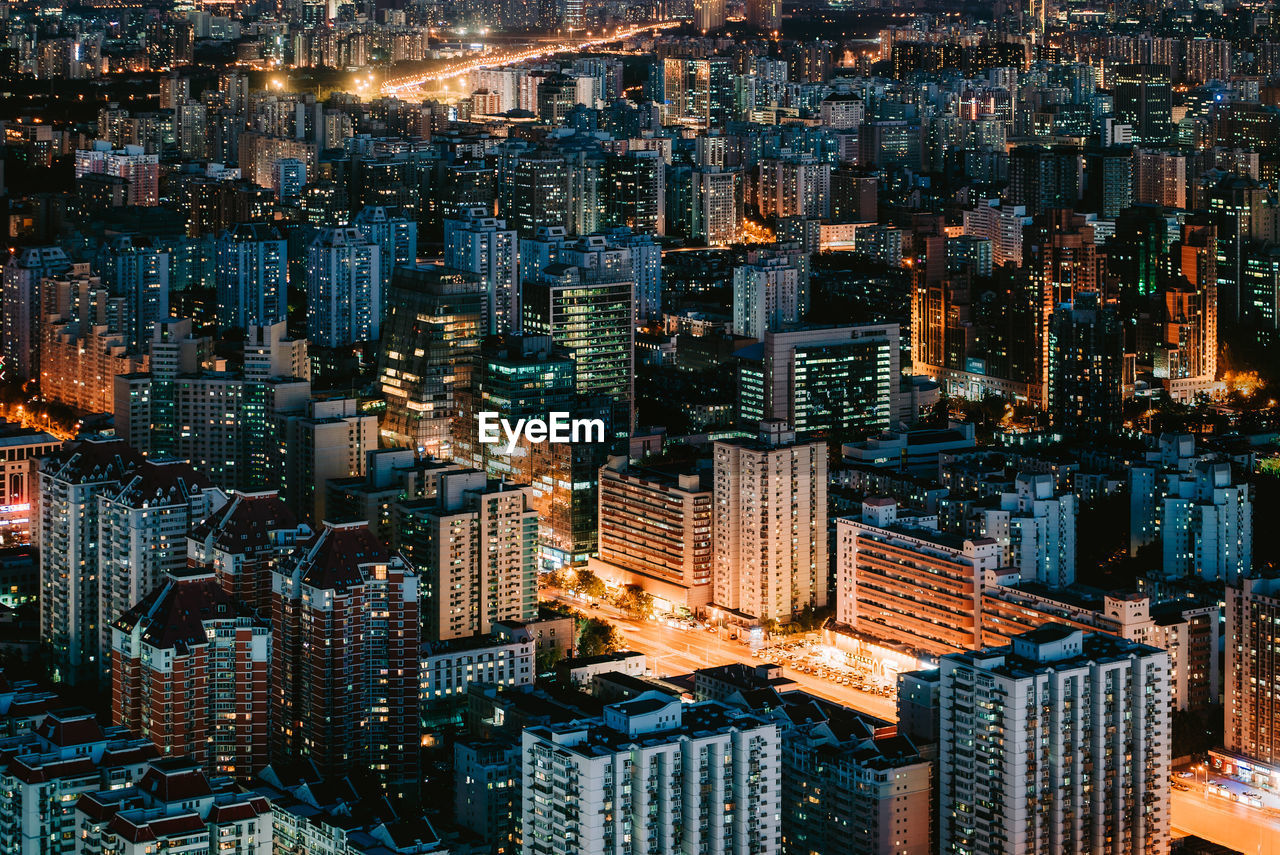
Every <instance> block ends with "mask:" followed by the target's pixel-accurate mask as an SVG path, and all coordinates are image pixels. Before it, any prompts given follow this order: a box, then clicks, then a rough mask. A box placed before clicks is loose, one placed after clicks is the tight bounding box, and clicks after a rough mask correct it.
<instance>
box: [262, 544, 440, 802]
mask: <svg viewBox="0 0 1280 855" xmlns="http://www.w3.org/2000/svg"><path fill="white" fill-rule="evenodd" d="M271 578H272V582H271V585H272V608H271V629H272V637H271V643H272V667H271V673H272V675H273V676H272V684H271V692H272V712H271V727H272V732H273V753H272V757H273V762H275V759H277V758H278V760H279V761H280V762H289V761H290V760H298V761H302V760H310V761H311V762H313V763H314V764H315V766H316V768H317V769H318V770H319V772H320V774H322V775H324V776H325V777H326V778H335V779H336V778H341V777H342V776H343V775H346V774H349V773H353V772H355V771H357V770H359V771H369V772H372V773H373V774H374V775H375V776H377V777H378V778H379V779H380V780H381V781H382V782H383V784H384V785H385V786H386V787H388V788H389V789H390V790H391V791H392V792H400V793H403V792H407V791H411V790H412V789H413V788H414V787H416V784H417V778H418V752H419V750H420V746H419V744H418V729H419V724H418V647H419V628H418V627H419V623H418V577H417V575H416V574H415V573H414V572H413V570H412V568H410V567H409V566H408V565H407V564H406V563H405V562H404V560H403V559H401V558H400V557H399V556H392V555H388V554H387V551H386V549H385V547H383V545H382V544H381V543H379V542H378V540H377V538H375V537H374V536H373V533H372V532H371V531H370V530H369V527H368V525H367V524H365V523H346V524H332V523H326V524H325V525H324V527H323V528H322V529H321V530H320V532H319V533H318V534H317V535H316V536H315V537H314V538H313V539H312V540H311V541H310V542H308V543H306V544H304V545H301V546H299V547H298V548H297V549H296V550H295V551H294V553H293V555H291V556H290V558H289V559H288V560H287V561H285V562H283V563H282V564H281V565H280V566H278V567H277V568H276V569H275V570H273V571H272V574H271Z"/></svg>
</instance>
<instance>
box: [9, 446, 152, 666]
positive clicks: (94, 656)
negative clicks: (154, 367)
mask: <svg viewBox="0 0 1280 855" xmlns="http://www.w3.org/2000/svg"><path fill="white" fill-rule="evenodd" d="M141 462H142V458H141V456H140V455H139V454H138V452H137V451H136V450H135V449H133V448H132V447H130V446H129V445H128V444H127V443H125V442H123V441H121V440H118V439H102V438H86V439H82V440H76V441H74V442H68V443H66V444H65V445H63V446H62V448H61V449H59V450H58V452H57V453H56V454H53V455H51V456H49V457H46V458H44V459H42V460H41V461H40V462H39V464H38V467H39V468H38V469H37V472H36V483H37V485H38V486H37V497H38V499H37V502H38V507H37V509H36V513H35V515H34V516H35V520H36V528H35V532H34V538H35V540H36V542H37V543H39V544H40V546H41V548H40V642H41V644H42V645H43V646H44V648H45V650H46V651H47V655H48V657H49V661H50V664H51V665H52V667H53V673H54V677H55V678H56V679H59V680H63V681H66V682H69V683H77V682H81V681H84V680H89V681H92V680H94V679H96V678H97V677H98V674H99V670H100V668H101V661H102V657H101V648H100V630H99V624H98V617H99V610H98V554H99V544H100V535H99V519H100V515H99V505H100V502H99V499H100V497H102V496H103V495H106V494H109V493H112V492H118V491H119V490H120V488H121V486H122V484H123V483H124V481H125V479H126V478H127V477H128V476H129V473H131V472H133V471H134V470H135V469H136V468H137V466H138V465H139V464H140V463H141Z"/></svg>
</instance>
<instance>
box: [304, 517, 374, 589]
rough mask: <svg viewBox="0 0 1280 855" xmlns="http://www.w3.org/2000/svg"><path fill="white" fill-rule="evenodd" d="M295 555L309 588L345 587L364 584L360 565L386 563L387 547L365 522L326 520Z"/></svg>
mask: <svg viewBox="0 0 1280 855" xmlns="http://www.w3.org/2000/svg"><path fill="white" fill-rule="evenodd" d="M295 558H296V559H298V560H300V561H301V563H302V570H303V575H302V580H303V581H304V582H305V583H306V584H308V585H311V586H312V587H315V588H321V589H333V590H346V589H348V588H353V587H356V586H357V585H362V584H364V575H363V574H362V573H361V572H360V568H361V567H364V566H368V565H370V564H385V563H386V562H387V561H388V560H389V556H388V554H387V550H386V548H385V547H383V545H382V542H381V541H379V540H378V537H377V535H375V534H374V533H373V532H372V531H371V530H370V529H369V525H368V523H363V522H359V523H341V524H335V523H325V524H324V529H323V530H322V531H321V532H320V534H319V535H318V536H316V537H315V538H313V539H312V541H311V542H310V543H308V544H307V545H306V546H303V547H301V548H300V549H299V550H298V552H297V553H295Z"/></svg>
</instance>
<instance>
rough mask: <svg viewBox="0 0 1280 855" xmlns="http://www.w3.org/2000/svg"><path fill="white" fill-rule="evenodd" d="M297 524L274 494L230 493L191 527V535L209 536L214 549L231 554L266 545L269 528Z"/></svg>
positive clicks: (273, 528)
mask: <svg viewBox="0 0 1280 855" xmlns="http://www.w3.org/2000/svg"><path fill="white" fill-rule="evenodd" d="M297 527H298V518H297V517H296V516H294V513H293V511H291V510H290V509H289V506H288V505H286V504H285V503H284V502H283V501H281V500H280V495H279V494H278V493H276V492H274V491H272V492H263V493H248V494H245V493H234V494H232V498H231V501H230V502H228V503H227V504H225V505H223V506H222V508H220V509H219V510H218V511H217V512H216V513H215V514H213V515H212V516H210V517H209V518H208V519H206V520H204V521H203V522H201V523H199V524H197V525H196V526H195V527H194V528H193V529H192V531H191V537H192V538H194V539H196V540H199V541H207V540H208V539H209V538H210V537H212V538H213V546H214V547H215V548H217V549H219V550H220V551H222V552H226V553H229V554H232V555H235V554H239V553H243V552H249V551H253V550H258V549H262V548H264V547H267V546H270V544H271V533H272V532H273V531H280V530H282V529H295V528H297Z"/></svg>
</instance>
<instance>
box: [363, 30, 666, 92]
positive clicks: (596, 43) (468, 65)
mask: <svg viewBox="0 0 1280 855" xmlns="http://www.w3.org/2000/svg"><path fill="white" fill-rule="evenodd" d="M683 23H684V21H678V20H677V21H657V22H653V23H649V24H640V25H637V26H634V27H628V28H626V29H621V28H620V29H617V30H614V31H613V32H611V33H602V34H601V35H600V36H599V37H598V38H588V39H584V40H582V41H576V42H566V43H555V44H549V45H532V46H530V47H526V48H523V49H521V50H510V51H503V52H501V53H490V54H485V55H484V56H480V57H477V58H473V59H466V60H462V61H460V62H455V63H451V64H449V65H446V66H445V67H444V68H438V69H434V70H432V71H428V72H423V73H422V74H415V75H411V76H409V77H398V78H396V79H394V80H388V81H386V82H384V83H383V84H382V94H383V95H395V96H403V95H405V94H407V93H409V92H411V91H413V90H416V89H431V88H432V87H435V86H439V85H441V84H444V83H446V82H447V81H449V80H454V79H456V78H458V77H462V76H464V75H467V74H470V73H472V72H473V71H477V70H479V69H481V68H494V67H496V66H500V65H510V64H511V63H515V62H527V61H529V60H531V59H542V58H543V57H548V56H554V55H555V54H559V53H568V52H570V51H584V50H591V49H592V48H597V47H600V46H601V45H607V44H613V43H614V42H621V41H626V40H627V39H629V38H632V37H633V36H638V35H640V34H641V33H644V32H648V31H653V30H665V29H669V28H670V27H678V26H680V25H681V24H683Z"/></svg>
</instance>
